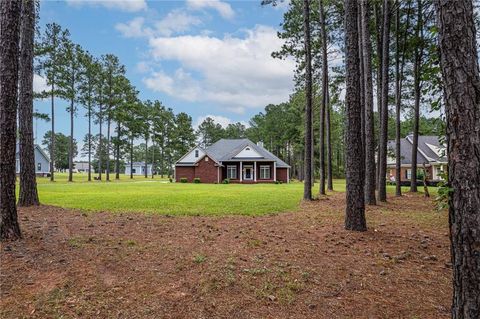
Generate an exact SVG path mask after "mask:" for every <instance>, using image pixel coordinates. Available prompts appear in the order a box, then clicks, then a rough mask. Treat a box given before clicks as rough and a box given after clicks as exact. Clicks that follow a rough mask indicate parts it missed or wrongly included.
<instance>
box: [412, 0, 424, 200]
mask: <svg viewBox="0 0 480 319" xmlns="http://www.w3.org/2000/svg"><path fill="white" fill-rule="evenodd" d="M417 7H418V8H417V10H418V11H417V28H416V31H415V36H416V38H417V40H418V44H417V45H416V46H415V62H414V67H413V69H414V70H413V73H414V81H413V82H414V83H413V87H414V95H415V102H414V107H413V113H414V115H413V137H412V177H411V178H410V192H417V152H418V130H419V125H420V123H419V121H420V98H421V94H422V92H421V90H422V87H421V86H422V83H421V79H420V77H421V76H422V75H421V67H422V55H423V6H422V1H421V0H418V1H417Z"/></svg>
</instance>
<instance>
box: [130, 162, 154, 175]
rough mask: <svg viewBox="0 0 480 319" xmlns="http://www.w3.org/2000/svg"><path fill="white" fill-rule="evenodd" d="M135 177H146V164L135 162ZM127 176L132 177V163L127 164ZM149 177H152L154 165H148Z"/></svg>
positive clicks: (133, 167)
mask: <svg viewBox="0 0 480 319" xmlns="http://www.w3.org/2000/svg"><path fill="white" fill-rule="evenodd" d="M132 173H133V175H145V162H133V165H132ZM125 175H130V163H126V164H125ZM147 175H152V164H147Z"/></svg>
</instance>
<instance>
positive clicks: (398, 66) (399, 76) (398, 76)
mask: <svg viewBox="0 0 480 319" xmlns="http://www.w3.org/2000/svg"><path fill="white" fill-rule="evenodd" d="M410 4H411V1H409V3H408V12H407V21H406V27H405V32H404V33H403V44H402V48H401V49H400V30H399V29H400V8H398V9H397V15H396V33H397V34H396V45H395V49H396V51H397V52H396V57H395V196H402V186H401V183H400V181H401V179H402V176H401V168H402V158H401V157H402V155H401V144H400V139H401V136H400V129H401V118H400V113H401V106H402V84H403V68H404V66H405V55H406V54H405V51H406V42H407V34H408V28H409V26H410ZM399 6H400V4H399ZM400 55H401V58H400Z"/></svg>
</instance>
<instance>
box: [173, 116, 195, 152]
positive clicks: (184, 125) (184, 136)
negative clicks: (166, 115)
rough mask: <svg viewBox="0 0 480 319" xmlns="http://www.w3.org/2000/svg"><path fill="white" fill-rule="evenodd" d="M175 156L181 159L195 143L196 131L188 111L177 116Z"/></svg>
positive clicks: (174, 142)
mask: <svg viewBox="0 0 480 319" xmlns="http://www.w3.org/2000/svg"><path fill="white" fill-rule="evenodd" d="M173 145H174V146H173V149H174V151H175V152H174V155H173V156H174V158H175V159H179V158H180V157H181V156H183V155H184V154H186V153H187V152H188V151H189V150H190V149H191V148H192V147H193V146H194V145H195V131H194V129H193V127H192V118H191V117H190V116H189V115H188V114H186V113H183V112H181V113H178V114H177V115H176V116H175V131H174V136H173Z"/></svg>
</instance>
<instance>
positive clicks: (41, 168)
mask: <svg viewBox="0 0 480 319" xmlns="http://www.w3.org/2000/svg"><path fill="white" fill-rule="evenodd" d="M34 154H35V173H36V174H37V175H48V174H50V158H49V157H48V156H47V154H46V153H45V152H44V151H43V150H42V148H41V147H40V146H38V145H35V147H34ZM15 159H16V161H15V162H16V164H15V172H16V173H17V174H20V146H19V144H18V143H17V149H16V153H15Z"/></svg>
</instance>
